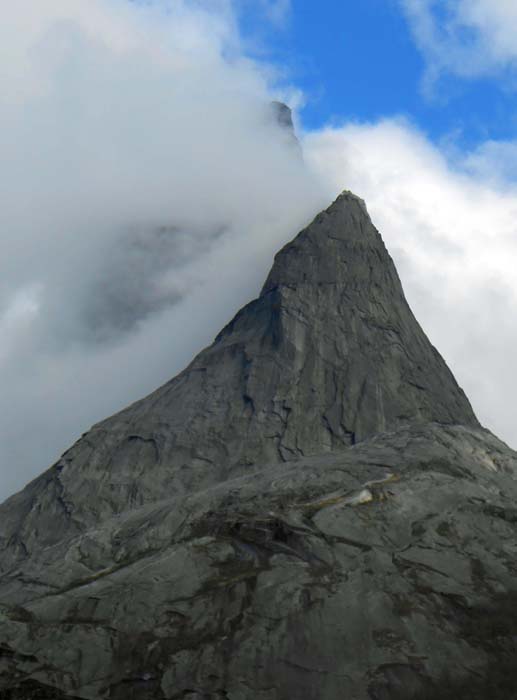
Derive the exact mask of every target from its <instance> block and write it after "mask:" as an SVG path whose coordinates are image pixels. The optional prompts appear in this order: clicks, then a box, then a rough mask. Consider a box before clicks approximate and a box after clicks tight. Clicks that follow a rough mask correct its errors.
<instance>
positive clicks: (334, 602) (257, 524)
mask: <svg viewBox="0 0 517 700" xmlns="http://www.w3.org/2000/svg"><path fill="white" fill-rule="evenodd" d="M516 503H517V454H516V453H515V452H513V451H512V450H510V449H509V448H508V447H507V446H506V445H504V444H503V443H502V442H501V441H499V440H498V439H497V438H496V437H494V436H493V435H492V434H491V433H489V432H488V431H486V430H484V429H483V428H482V427H480V426H479V423H478V422H477V419H476V418H475V416H474V414H473V412H472V409H471V407H470V404H469V402H468V400H467V399H466V397H465V396H464V394H463V392H462V391H461V389H460V388H459V387H458V386H457V384H456V382H455V380H454V378H453V377H452V375H451V373H450V372H449V370H448V368H447V367H446V365H445V363H444V362H443V360H442V358H441V357H440V356H439V354H438V353H437V351H436V350H435V349H434V348H433V347H432V346H431V345H430V343H429V341H428V340H427V339H426V337H425V335H424V333H423V331H422V330H421V329H420V327H419V326H418V324H417V322H416V321H415V319H414V317H413V315H412V313H411V311H410V309H409V307H408V306H407V303H406V302H405V299H404V296H403V293H402V289H401V286H400V282H399V280H398V276H397V274H396V271H395V268H394V266H393V263H392V261H391V259H390V258H389V256H388V254H387V252H386V250H385V248H384V245H383V243H382V240H381V238H380V236H379V234H378V233H377V231H376V230H375V228H374V227H373V225H372V224H371V222H370V220H369V218H368V216H367V213H366V210H365V208H364V204H363V203H362V202H361V200H358V199H357V198H356V197H354V196H353V195H350V194H349V193H344V194H343V195H342V196H341V197H340V198H339V199H338V200H337V201H336V202H335V203H334V204H333V205H332V206H331V207H330V208H329V210H328V211H327V212H324V213H323V214H321V215H319V217H317V218H316V220H315V222H313V223H312V224H311V225H310V226H309V227H308V228H307V229H306V230H305V231H303V232H302V233H301V234H300V235H299V236H298V237H297V238H296V239H295V240H294V241H293V242H292V243H291V244H289V245H288V246H286V247H285V248H284V249H283V250H282V251H281V252H280V253H279V254H278V255H277V257H276V260H275V264H274V266H273V269H272V271H271V273H270V275H269V277H268V280H267V281H266V284H265V286H264V289H263V291H262V294H261V296H260V297H259V298H258V299H257V300H255V301H254V302H252V303H251V304H249V305H248V306H247V307H245V308H244V309H243V310H242V311H241V312H239V314H237V316H236V317H235V319H234V320H233V321H232V322H231V323H230V324H229V325H228V326H227V327H226V328H225V329H224V330H223V331H222V332H221V333H220V334H219V336H218V337H217V339H216V340H215V342H214V344H213V345H212V346H211V347H210V348H208V349H207V350H205V351H203V352H202V353H201V354H200V355H199V356H198V357H197V358H195V360H194V361H193V362H192V364H191V365H190V366H189V367H188V368H187V369H186V370H185V371H184V372H183V373H182V374H180V375H179V376H178V377H176V378H175V379H173V380H172V381H171V382H169V383H168V384H167V385H165V386H164V387H162V388H161V389H158V390H157V391H156V392H155V393H154V394H152V395H151V396H149V397H147V398H146V399H143V400H142V401H140V402H138V403H136V404H134V405H133V406H131V407H129V408H128V409H126V410H125V411H122V412H121V413H119V414H117V415H116V416H113V417H112V418H110V419H108V420H107V421H104V422H103V423H100V424H98V425H97V426H94V428H92V430H91V431H90V432H89V433H87V434H86V435H85V436H83V438H82V439H81V440H80V441H79V442H78V443H77V444H76V445H74V446H73V447H72V448H71V450H69V451H68V452H67V453H65V455H63V457H62V459H61V460H60V461H59V462H58V464H57V465H55V466H54V467H52V468H51V469H50V470H49V471H47V472H45V473H44V474H43V475H42V476H41V477H39V479H37V480H36V481H35V482H33V483H32V484H30V485H29V486H28V487H27V488H26V489H25V490H24V491H22V492H21V493H20V494H17V495H16V496H14V497H12V498H11V499H9V500H8V501H6V503H5V504H4V505H3V506H2V507H1V508H0V534H1V538H2V539H1V546H2V553H1V555H0V567H1V572H2V573H1V576H0V700H21V699H22V698H27V699H32V698H41V699H46V698H56V699H57V700H59V699H62V700H67V699H69V700H75V699H76V698H84V699H92V700H93V699H94V698H106V699H113V700H126V699H131V698H134V699H135V700H146V699H147V698H149V699H151V698H153V699H155V698H157V699H164V700H175V699H179V698H190V699H192V700H194V699H196V700H198V699H206V698H208V699H214V700H217V699H219V698H229V699H231V700H251V699H254V700H255V699H257V700H284V699H285V700H287V699H291V698H297V699H300V700H334V699H337V698H350V699H352V698H353V700H394V699H395V698H397V699H398V698H401V699H402V700H405V699H406V698H407V699H408V700H410V699H414V700H427V699H431V698H436V699H438V698H444V699H445V698H452V697H455V698H469V699H471V698H485V697H488V696H490V697H491V698H494V699H496V698H511V697H514V696H515V695H516V693H517V675H516V672H515V670H514V665H515V664H514V660H515V654H516V652H517V648H516V645H517V613H516V612H515V610H516V609H517V608H516V602H517V578H516V572H517V558H516V555H517V537H516V535H517V507H516V506H515V504H516ZM52 693H53V694H52Z"/></svg>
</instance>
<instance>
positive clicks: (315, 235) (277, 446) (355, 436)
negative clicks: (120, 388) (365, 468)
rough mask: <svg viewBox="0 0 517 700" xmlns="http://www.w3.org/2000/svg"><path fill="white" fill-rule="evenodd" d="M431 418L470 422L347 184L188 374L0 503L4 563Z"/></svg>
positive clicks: (282, 256)
mask: <svg viewBox="0 0 517 700" xmlns="http://www.w3.org/2000/svg"><path fill="white" fill-rule="evenodd" d="M426 421H436V422H439V423H443V424H463V425H470V426H477V425H478V422H477V420H476V418H475V416H474V414H473V412H472V409H471V407H470V404H469V402H468V400H467V398H466V397H465V395H464V394H463V392H462V391H461V389H460V388H459V387H458V386H457V384H456V382H455V380H454V378H453V376H452V374H451V373H450V371H449V369H448V368H447V366H446V364H445V362H444V361H443V359H442V358H441V357H440V355H439V354H438V352H437V351H436V350H435V349H434V347H433V346H432V345H431V344H430V343H429V341H428V339H427V338H426V336H425V334H424V333H423V332H422V330H421V328H420V326H419V325H418V323H417V321H416V320H415V318H414V316H413V314H412V312H411V310H410V309H409V306H408V304H407V302H406V300H405V298H404V294H403V291H402V287H401V284H400V281H399V278H398V275H397V272H396V270H395V267H394V265H393V262H392V260H391V258H390V256H389V255H388V253H387V251H386V248H385V246H384V244H383V242H382V239H381V237H380V235H379V233H378V232H377V230H376V229H375V227H374V226H373V224H372V222H371V220H370V218H369V216H368V214H367V211H366V207H365V205H364V203H363V202H362V200H360V199H359V198H357V197H355V196H354V195H352V194H351V193H348V192H345V193H343V194H342V195H341V196H340V197H339V198H338V199H337V200H336V201H335V202H334V203H333V204H332V205H331V206H330V207H329V209H328V210H327V211H325V212H323V213H321V214H320V215H318V216H317V217H316V219H315V220H314V221H313V222H312V223H311V224H310V225H309V226H308V227H307V228H306V229H305V230H304V231H302V232H301V233H300V234H299V235H298V236H297V237H296V238H295V239H294V240H293V241H292V242H291V243H289V244H288V245H287V246H285V248H284V249H283V250H282V251H280V253H279V254H278V255H277V256H276V259H275V263H274V265H273V268H272V270H271V272H270V274H269V276H268V279H267V281H266V283H265V285H264V288H263V290H262V293H261V295H260V296H259V298H258V299H256V300H255V301H252V302H251V303H250V304H248V305H247V306H246V307H244V308H243V309H242V310H241V311H240V312H239V313H238V314H237V315H236V317H235V318H234V319H233V321H231V323H229V324H228V326H226V328H225V329H224V330H223V331H222V332H221V333H220V334H219V335H218V337H217V338H216V340H215V342H214V343H213V345H212V346H211V347H209V348H207V349H206V350H204V351H203V352H201V353H200V354H199V355H198V356H197V357H196V358H195V359H194V361H193V362H192V364H191V365H190V366H189V367H188V368H187V369H186V370H185V371H184V372H182V373H181V374H180V375H178V376H177V377H176V378H174V379H173V380H172V381H171V382H169V383H168V384H166V385H165V386H163V387H161V388H160V389H158V390H157V391H156V392H154V393H153V394H151V395H150V396H148V397H147V398H145V399H143V400H142V401H139V402H137V403H135V404H134V405H132V406H130V407H129V408H127V409H125V410H124V411H122V412H120V413H119V414H117V415H115V416H113V417H112V418H109V419H108V420H106V421H103V422H102V423H100V424H98V425H96V426H94V428H92V430H91V431H90V432H89V433H87V434H86V435H85V436H84V437H83V438H82V439H81V440H80V441H79V442H78V443H77V444H76V445H74V447H72V449H71V450H69V451H68V452H67V453H65V454H64V455H63V457H62V459H61V460H60V461H59V463H58V464H57V465H56V466H55V467H54V468H53V469H52V470H50V471H49V472H47V473H45V474H44V475H43V476H42V477H40V479H38V480H36V481H35V482H33V483H32V484H31V485H30V486H29V487H28V488H27V489H26V490H25V491H24V492H22V493H21V494H20V495H18V496H15V497H14V499H11V500H10V501H8V502H7V504H6V505H4V506H3V508H2V509H0V517H1V519H2V536H3V543H4V546H5V547H7V550H8V551H7V552H6V554H5V555H4V557H3V562H4V566H5V562H9V561H12V559H13V558H16V557H17V556H19V555H22V556H23V555H25V554H26V553H27V552H31V551H33V549H34V547H35V546H36V543H46V544H51V543H53V542H54V541H57V540H59V539H60V538H61V537H62V536H63V531H67V532H69V533H74V532H81V531H83V530H84V529H85V528H86V527H89V526H91V525H94V524H96V523H98V522H99V520H101V519H102V518H104V517H109V516H110V515H111V514H113V513H118V512H122V511H125V510H127V509H128V508H135V507H139V506H141V505H143V504H144V503H147V502H152V501H154V500H156V499H157V498H161V497H164V496H166V495H170V496H174V495H178V494H181V493H190V492H192V490H194V489H199V488H203V487H208V486H210V485H211V484H215V483H217V482H220V481H222V480H225V479H227V478H229V477H231V476H236V475H239V474H245V473H246V472H247V471H248V470H249V469H250V468H251V467H252V466H253V465H255V464H259V463H261V462H266V461H267V462H270V463H273V462H284V461H287V460H291V459H297V458H300V457H303V456H307V455H314V454H320V453H324V452H330V451H336V450H343V449H346V448H347V447H348V446H350V445H352V444H354V443H356V442H359V441H361V440H364V439H365V438H366V437H368V436H371V435H374V434H375V433H377V432H379V431H384V430H391V429H394V428H396V427H399V426H404V425H408V424H409V423H414V422H426Z"/></svg>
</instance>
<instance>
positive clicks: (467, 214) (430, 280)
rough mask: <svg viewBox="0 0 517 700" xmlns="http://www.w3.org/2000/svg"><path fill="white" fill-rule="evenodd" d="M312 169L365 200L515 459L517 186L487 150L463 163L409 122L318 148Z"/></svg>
mask: <svg viewBox="0 0 517 700" xmlns="http://www.w3.org/2000/svg"><path fill="white" fill-rule="evenodd" d="M304 148H305V154H306V159H307V160H308V161H309V163H311V164H312V166H313V167H314V168H315V169H316V170H318V171H319V172H320V174H321V176H322V177H323V178H324V179H326V181H327V183H328V187H329V188H332V189H333V190H334V193H337V192H338V191H339V190H340V189H342V187H343V183H346V186H347V187H348V188H350V189H352V190H353V191H355V192H356V193H357V194H359V195H361V196H362V197H364V198H365V199H366V202H367V204H368V208H369V211H370V214H371V215H372V218H373V220H374V223H375V224H376V225H377V227H378V228H379V230H380V231H381V233H382V235H383V237H384V240H385V241H386V244H387V246H388V249H389V250H390V252H391V254H392V256H393V257H394V259H395V263H396V265H397V268H398V270H399V273H400V276H401V278H402V281H403V284H404V288H405V291H406V295H407V297H408V300H409V302H410V305H411V306H412V308H413V310H414V312H415V315H416V317H417V319H418V320H419V321H420V322H421V324H422V326H423V327H424V330H425V331H426V332H427V333H428V335H429V337H430V338H431V341H432V342H433V343H434V344H435V345H436V346H437V348H438V349H439V350H440V352H441V353H442V354H443V355H444V356H445V358H446V359H447V361H448V363H449V365H450V366H451V368H452V370H453V372H454V374H455V376H456V378H457V379H458V381H459V383H460V384H461V385H462V386H463V388H464V389H465V390H466V392H467V395H468V396H469V398H470V399H471V401H472V403H473V406H474V409H475V411H476V412H477V414H478V417H479V418H480V420H481V421H482V422H483V423H484V424H485V425H487V427H489V428H490V429H492V430H493V431H494V432H496V433H497V434H498V435H500V436H501V437H503V439H506V440H507V441H508V442H509V443H510V444H511V445H513V446H514V447H517V429H516V426H515V409H514V402H515V396H516V395H517V364H516V362H515V349H516V348H517V324H516V322H515V319H516V318H517V277H516V275H515V260H516V259H517V186H516V185H515V184H512V182H511V181H509V180H507V179H505V178H504V172H503V173H501V171H500V170H499V173H500V175H499V176H498V177H494V176H493V173H494V171H495V166H496V164H497V163H498V162H500V161H501V152H502V151H504V152H506V151H508V153H509V154H511V153H513V152H515V148H516V146H515V144H498V147H497V148H495V147H494V144H486V145H485V146H484V147H481V148H480V149H479V150H478V151H477V152H476V153H475V154H470V155H468V156H465V157H464V158H462V159H461V160H459V161H458V160H457V161H456V162H455V163H451V162H450V161H449V160H447V159H446V158H445V156H444V155H443V153H441V152H440V150H438V149H437V148H436V147H435V146H434V145H433V144H431V143H430V142H429V141H428V140H427V139H426V137H425V136H424V135H423V134H421V133H419V132H418V131H417V130H415V129H414V128H413V127H412V126H410V125H409V124H407V123H405V122H404V121H400V120H386V121H381V122H380V123H377V124H351V125H346V126H344V127H343V128H341V129H339V128H337V129H328V130H324V131H323V132H321V133H317V134H312V135H310V136H308V137H307V138H306V140H305V144H304Z"/></svg>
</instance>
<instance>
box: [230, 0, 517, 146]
mask: <svg viewBox="0 0 517 700" xmlns="http://www.w3.org/2000/svg"><path fill="white" fill-rule="evenodd" d="M402 4H403V3H401V2H398V1H397V0H361V1H360V2H353V1H351V0H345V1H343V0H322V1H320V2H309V1H308V0H292V2H291V4H290V11H289V12H288V13H287V14H286V15H285V17H284V21H283V22H282V23H277V24H276V25H275V24H274V23H271V22H267V21H265V18H264V14H263V12H261V11H260V9H259V8H257V7H255V9H254V10H253V9H251V7H250V4H248V3H246V4H245V6H244V8H245V9H244V10H243V11H242V13H241V28H242V32H243V35H244V36H245V37H246V38H247V40H248V41H249V42H250V46H252V47H253V48H254V50H255V53H256V54H261V53H262V57H263V58H264V57H267V58H269V59H270V60H271V61H273V62H274V63H275V64H276V65H278V66H279V67H280V68H281V70H282V71H284V72H285V76H286V80H287V81H288V82H291V83H292V84H294V85H296V86H298V87H299V88H300V89H301V90H302V91H303V93H304V95H305V99H306V104H305V106H304V108H303V109H302V111H301V118H302V121H303V124H304V126H305V127H306V128H309V129H316V128H320V127H321V126H323V125H326V124H329V123H331V124H334V125H335V124H339V123H342V122H346V121H351V120H352V121H353V120H359V121H377V120H378V119H379V118H381V117H386V116H393V115H400V116H404V117H406V118H407V119H408V120H410V121H411V122H413V123H414V124H416V125H417V126H418V127H419V128H420V129H422V130H423V131H425V133H427V134H428V136H429V137H430V138H432V139H433V140H434V141H436V142H439V141H441V140H444V139H445V140H451V139H452V140H453V141H454V142H455V143H457V144H458V145H460V146H461V147H463V148H467V149H468V148H473V147H475V146H476V145H477V144H478V143H480V142H482V141H486V140H487V139H496V140H506V139H511V138H513V137H514V136H515V133H516V126H517V124H516V121H515V106H516V104H515V102H516V100H515V92H514V91H513V89H512V88H511V84H512V80H510V77H511V76H509V74H508V71H506V72H503V75H501V73H500V72H496V74H495V75H494V74H492V75H490V74H489V75H486V74H484V73H486V71H484V70H482V69H481V70H479V71H478V73H479V74H478V75H474V76H472V77H470V76H469V77H467V78H465V77H462V76H458V75H455V74H454V71H453V70H444V71H443V72H442V73H441V74H440V76H439V77H438V78H437V79H436V80H435V81H433V84H432V85H431V87H430V88H429V87H428V86H426V77H425V76H426V70H427V68H426V57H425V52H424V51H423V50H422V47H421V46H418V45H417V41H416V37H415V35H414V31H412V27H411V24H410V22H409V21H408V15H407V12H404V10H403V7H402ZM424 5H426V2H423V3H422V6H424ZM438 10H439V6H438V9H434V10H433V11H432V12H433V17H434V20H435V21H436V23H437V26H438V30H439V29H440V23H441V24H442V26H443V25H444V24H445V23H446V21H447V17H446V15H445V14H444V13H443V10H442V11H438ZM449 19H450V18H449ZM462 31H463V33H462V34H461V36H462V37H463V39H464V40H465V41H466V42H467V43H469V42H470V43H471V44H473V50H475V49H476V43H475V41H474V39H475V31H474V30H472V29H470V30H468V28H465V27H463V29H462ZM458 34H459V32H458ZM473 37H474V39H473ZM455 48H456V47H453V46H451V43H450V42H447V41H446V42H444V46H443V51H444V52H447V51H451V52H453V51H454V50H455ZM469 58H470V56H469V54H467V55H466V56H465V59H466V61H467V62H468V60H469ZM488 72H489V73H490V71H488Z"/></svg>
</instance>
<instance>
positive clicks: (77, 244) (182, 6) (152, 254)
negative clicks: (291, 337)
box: [0, 0, 326, 498]
mask: <svg viewBox="0 0 517 700" xmlns="http://www.w3.org/2000/svg"><path fill="white" fill-rule="evenodd" d="M264 7H265V9H267V10H268V11H271V12H273V14H275V13H277V14H279V13H280V11H281V10H282V11H285V10H286V7H287V6H286V4H285V3H280V4H277V3H269V2H268V3H264ZM275 8H276V9H275ZM282 8H283V9H282ZM275 17H276V14H275ZM277 19H279V16H278V17H277ZM0 42H1V44H2V47H3V51H4V53H5V54H6V57H7V59H8V60H6V61H2V68H1V69H0V93H1V94H2V102H1V105H0V127H1V128H0V150H1V155H2V158H1V161H0V162H1V166H0V167H1V168H2V182H3V183H4V185H3V195H4V196H3V202H2V207H0V226H1V230H2V238H3V240H2V243H3V254H2V256H1V258H0V333H1V337H2V347H1V349H0V362H1V365H0V379H1V383H2V393H1V396H0V411H1V414H2V416H3V419H2V425H1V427H0V431H1V439H0V464H1V465H2V472H1V477H0V498H1V497H3V496H6V495H8V493H9V492H10V491H12V490H14V489H15V488H19V487H21V486H22V485H23V484H24V483H25V481H27V480H28V479H29V478H31V477H32V476H34V475H36V474H37V473H38V472H40V471H41V469H42V468H44V467H45V466H46V465H47V464H49V463H50V462H51V461H52V460H54V459H55V458H56V457H57V456H58V455H59V453H60V452H61V451H62V450H63V449H64V448H66V447H67V446H68V444H69V443H70V442H71V441H72V440H73V439H74V438H76V437H78V435H79V434H80V432H81V431H82V430H86V429H87V428H88V427H89V425H90V424H91V423H92V422H94V421H96V420H99V419H100V418H102V417H103V416H104V415H106V414H109V413H110V412H112V411H114V410H116V409H118V408H121V407H122V406H123V405H125V404H126V403H128V402H130V401H131V400H135V399H137V398H138V397H139V396H140V395H141V394H142V393H145V392H147V391H150V390H152V389H153V388H154V387H155V386H156V385H157V384H158V383H160V382H162V381H164V380H166V379H168V378H169V377H170V376H172V375H173V374H175V373H176V372H177V371H179V370H180V369H181V368H182V367H183V366H184V364H185V363H186V362H187V361H188V360H189V359H190V357H191V356H192V355H193V354H194V353H195V352H196V351H198V350H199V349H201V347H202V346H203V345H204V344H206V343H208V342H210V340H211V339H212V337H213V336H214V334H215V333H216V332H217V331H218V330H219V328H220V327H221V326H222V325H223V324H224V323H226V322H227V321H228V320H229V318H230V316H231V314H232V312H233V311H235V310H237V308H238V307H239V306H240V305H241V304H242V303H244V302H246V301H248V300H249V299H250V298H251V297H253V296H254V295H255V294H256V293H257V292H258V290H259V288H260V284H261V282H262V278H263V277H264V276H265V274H266V271H267V268H268V266H269V264H270V262H271V258H272V256H273V253H274V252H275V250H276V249H277V247H278V246H279V245H281V244H282V243H284V242H285V241H286V240H287V239H288V238H289V237H291V236H292V235H293V233H294V232H296V230H297V229H299V228H300V227H301V226H302V225H303V224H305V223H306V221H307V220H308V219H310V217H311V216H312V215H313V214H314V213H316V211H317V210H318V209H320V208H321V207H322V206H324V205H325V204H326V196H325V195H324V194H323V193H322V190H321V188H319V187H318V184H317V183H316V182H315V180H314V179H313V178H311V176H310V175H309V174H308V171H307V170H306V169H304V168H303V167H302V166H301V162H300V154H299V150H298V148H297V147H295V146H294V145H293V141H292V135H291V134H290V133H289V132H288V131H287V130H286V129H285V128H284V127H282V125H280V124H279V123H278V114H277V110H276V109H275V108H274V106H272V104H271V102H272V100H273V99H275V98H277V97H280V98H282V97H283V95H282V94H280V95H279V94H278V93H277V92H276V91H274V90H273V89H272V88H271V87H270V84H271V83H272V81H273V79H274V71H272V69H271V68H270V67H269V66H268V65H266V64H259V63H257V62H253V61H251V60H249V59H247V58H246V57H245V56H244V54H243V51H242V48H241V46H240V40H239V36H238V33H237V30H236V21H235V17H234V15H233V14H232V8H231V6H230V5H229V4H228V3H225V2H214V3H210V4H209V3H191V2H181V1H180V0H178V1H173V2H167V3H163V2H160V3H146V4H145V5H144V4H141V5H137V4H133V5H131V4H129V3H127V2H122V1H116V0H88V3H85V2H84V0H46V2H45V3H41V2H40V1H39V0H20V2H18V3H15V4H13V5H11V6H10V7H9V9H7V8H6V10H5V12H4V16H3V21H2V24H1V26H0ZM4 47H5V50H4Z"/></svg>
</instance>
